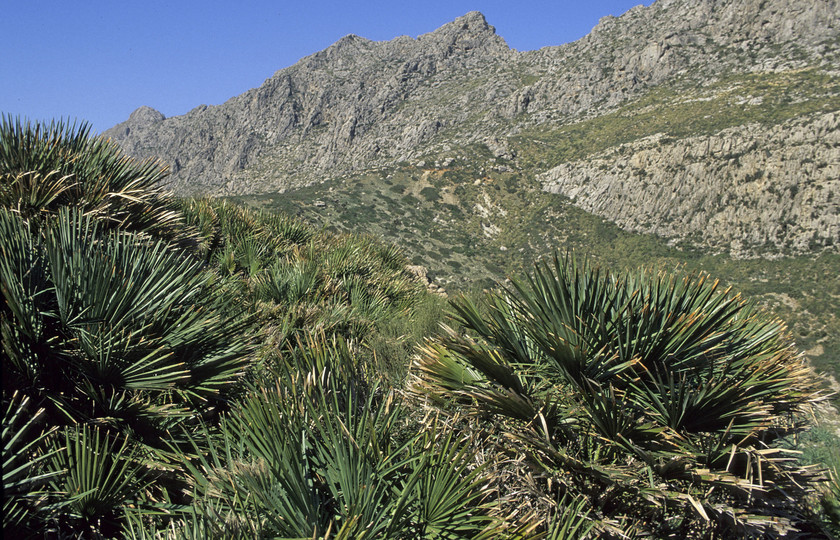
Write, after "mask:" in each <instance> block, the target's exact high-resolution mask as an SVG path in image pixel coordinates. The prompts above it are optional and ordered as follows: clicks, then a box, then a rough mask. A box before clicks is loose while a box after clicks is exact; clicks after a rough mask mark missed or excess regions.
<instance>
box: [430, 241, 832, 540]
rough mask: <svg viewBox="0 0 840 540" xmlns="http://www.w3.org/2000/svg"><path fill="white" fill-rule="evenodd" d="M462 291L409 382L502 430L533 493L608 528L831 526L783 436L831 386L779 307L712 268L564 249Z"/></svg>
mask: <svg viewBox="0 0 840 540" xmlns="http://www.w3.org/2000/svg"><path fill="white" fill-rule="evenodd" d="M453 307H454V310H455V314H456V321H457V322H458V323H459V324H460V325H461V326H462V328H463V331H462V332H455V331H450V332H449V334H448V335H447V336H446V337H443V338H441V339H439V340H436V341H433V342H429V343H428V344H427V345H425V347H424V348H423V349H422V351H421V352H420V355H419V357H418V359H417V364H416V367H415V373H416V376H417V379H416V381H415V383H414V391H415V392H416V393H417V394H419V395H420V396H422V397H423V398H424V399H426V400H427V401H428V403H429V404H431V405H432V406H433V407H435V408H438V409H439V410H442V411H452V410H458V411H459V412H460V413H464V411H469V412H471V413H473V415H474V416H475V417H476V418H477V419H481V421H480V422H478V424H477V425H478V426H485V427H484V429H487V430H489V431H492V432H494V433H496V434H497V435H498V436H500V437H502V438H503V443H501V444H500V451H501V452H504V453H507V454H508V455H510V456H511V457H512V458H514V459H518V460H519V461H521V462H524V463H525V464H526V466H524V467H523V468H522V469H521V471H520V472H519V473H518V479H517V478H516V476H517V475H513V477H511V478H508V481H509V482H511V483H514V484H516V483H518V484H519V485H520V486H529V489H530V490H531V492H532V494H533V500H535V501H539V502H540V503H541V504H545V501H549V507H551V506H552V505H554V506H557V507H562V506H563V505H564V504H566V503H565V502H564V503H563V504H560V503H558V502H557V501H561V500H564V501H568V500H570V499H569V497H571V498H572V499H571V500H575V501H583V502H584V508H583V511H584V512H585V513H586V514H587V515H588V516H589V519H590V520H591V521H592V522H593V523H595V524H596V525H597V529H598V530H599V531H600V532H599V535H600V536H603V537H612V536H614V537H619V538H620V537H624V536H625V535H630V536H632V535H634V534H638V535H643V536H644V535H653V536H654V537H668V538H670V537H678V536H682V537H686V538H724V537H733V538H739V537H755V538H760V537H788V535H790V536H791V537H793V536H794V535H795V534H797V533H798V534H805V535H818V531H819V529H818V528H814V525H813V523H812V521H813V515H811V514H810V510H809V502H813V501H812V498H813V487H814V485H815V481H816V480H818V479H819V478H820V473H819V471H815V470H813V469H809V468H806V467H802V466H800V465H798V464H797V462H796V459H795V453H794V452H791V451H788V450H786V441H787V440H788V439H789V438H790V437H791V436H792V435H793V434H795V433H797V432H798V431H799V430H801V429H803V426H804V422H805V421H806V420H807V414H808V412H809V407H810V406H811V404H812V403H814V402H815V401H817V400H819V399H820V394H819V392H818V387H817V383H816V381H815V379H814V377H813V375H812V374H811V372H810V370H809V369H808V368H807V367H806V366H805V364H804V362H803V360H802V358H801V357H800V356H798V355H797V354H796V352H795V350H794V348H793V346H792V342H791V341H790V339H789V338H788V337H787V336H786V334H785V328H784V326H783V325H782V323H780V322H779V321H776V320H773V319H770V318H769V317H767V316H764V315H762V314H761V313H757V312H755V311H754V310H753V309H752V308H750V306H749V305H748V304H746V303H745V302H744V301H743V300H742V299H741V298H739V297H738V296H737V295H733V294H731V293H729V291H721V290H719V287H718V284H717V283H709V282H708V280H707V278H705V277H703V276H687V277H683V276H679V275H677V274H675V273H668V274H651V273H647V272H642V273H639V274H636V275H619V276H616V275H612V274H610V273H609V272H605V271H601V270H599V269H598V268H592V267H590V266H589V265H588V264H578V263H577V262H576V261H575V260H574V259H571V258H570V259H566V260H561V259H560V258H557V257H555V259H554V262H553V264H549V263H543V264H538V265H537V266H536V268H535V271H534V273H533V274H532V275H531V276H529V277H528V279H527V280H526V281H524V282H516V283H515V285H514V287H513V288H512V289H511V290H507V291H504V292H501V293H497V294H493V295H492V296H491V298H490V301H489V308H488V309H487V310H486V311H485V312H482V311H481V310H479V309H478V308H477V307H476V306H475V305H474V304H473V303H471V302H468V301H460V302H455V303H454V304H453ZM491 420H492V421H491ZM551 501H554V503H552V502H551ZM535 504H537V503H535Z"/></svg>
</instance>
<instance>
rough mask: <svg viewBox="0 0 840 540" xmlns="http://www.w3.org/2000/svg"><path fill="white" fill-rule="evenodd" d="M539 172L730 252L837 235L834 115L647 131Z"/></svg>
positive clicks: (838, 142) (592, 201)
mask: <svg viewBox="0 0 840 540" xmlns="http://www.w3.org/2000/svg"><path fill="white" fill-rule="evenodd" d="M539 179H540V180H541V181H542V182H543V184H544V186H545V189H546V190H547V191H551V192H554V193H561V194H563V195H566V196H567V197H569V198H570V199H572V201H574V203H575V204H576V205H577V206H579V207H581V208H583V209H584V210H587V211H589V212H592V213H594V214H597V215H599V216H602V217H605V218H608V219H610V220H612V221H615V222H616V223H617V224H618V225H619V226H621V227H622V228H625V229H628V230H633V231H640V232H647V233H655V234H658V235H660V236H665V237H668V238H672V239H674V240H675V241H677V240H690V241H692V240H693V241H694V242H693V243H700V244H703V245H705V246H708V247H710V248H712V250H714V251H728V252H729V253H730V254H731V255H732V256H735V257H744V256H755V255H757V254H759V253H768V252H769V253H780V254H802V253H808V252H812V251H814V250H820V249H825V248H832V247H835V246H834V244H835V243H836V242H837V241H838V239H840V211H838V210H840V207H838V201H840V114H838V113H835V112H831V113H827V114H820V115H813V116H809V117H806V118H801V119H796V120H795V121H790V122H786V123H784V124H781V125H777V126H772V127H770V128H766V127H762V126H759V125H755V124H751V125H744V126H739V127H736V128H730V129H726V130H723V131H721V132H719V133H716V134H715V135H712V136H705V137H688V138H685V139H681V140H675V141H668V140H667V139H665V138H664V137H663V136H653V137H648V138H646V139H644V140H640V141H636V142H634V143H633V144H629V145H626V146H622V147H621V148H613V149H610V150H609V151H607V152H604V153H602V154H600V155H597V156H594V157H592V158H589V159H586V160H581V161H575V162H571V163H564V164H562V165H560V166H558V167H555V168H553V169H551V170H549V171H548V172H546V173H543V174H542V175H540V176H539Z"/></svg>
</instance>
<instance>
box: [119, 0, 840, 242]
mask: <svg viewBox="0 0 840 540" xmlns="http://www.w3.org/2000/svg"><path fill="white" fill-rule="evenodd" d="M838 15H840V9H839V8H838V3H837V1H836V0H659V1H657V2H655V3H654V4H652V5H651V6H650V7H642V6H639V7H636V8H633V9H631V10H630V11H628V12H627V13H625V14H624V15H622V16H621V17H617V18H616V17H606V18H604V19H602V20H601V21H600V22H599V24H598V25H597V26H596V27H595V28H594V29H593V30H592V32H591V33H590V34H589V35H587V36H586V37H584V38H582V39H580V40H578V41H576V42H574V43H569V44H565V45H560V46H557V47H547V48H544V49H540V50H538V51H525V52H521V51H516V50H512V49H510V48H509V47H508V46H507V44H506V43H505V41H504V39H503V38H502V37H500V36H498V35H496V33H495V30H494V29H493V27H492V26H490V25H489V24H488V23H487V21H486V20H485V19H484V17H483V16H482V15H481V14H479V13H476V12H473V13H469V14H467V15H465V16H464V17H461V18H458V19H456V20H455V21H453V22H451V23H449V24H447V25H444V26H443V27H441V28H439V29H437V30H435V31H434V32H431V33H429V34H425V35H422V36H419V37H418V38H416V39H413V38H410V37H405V36H403V37H399V38H396V39H394V40H391V41H388V42H373V41H370V40H367V39H364V38H361V37H358V36H352V35H351V36H347V37H344V38H342V39H341V40H339V41H338V42H337V43H335V44H334V45H332V46H331V47H329V48H327V49H326V50H324V51H321V52H319V53H316V54H313V55H312V56H309V57H307V58H304V59H303V60H301V61H300V62H298V63H297V64H295V65H294V66H291V67H288V68H286V69H282V70H280V71H278V72H277V73H275V74H274V75H273V76H272V77H271V78H269V79H268V80H266V81H265V83H264V84H263V85H262V86H260V87H259V88H256V89H253V90H250V91H248V92H246V93H244V94H242V95H240V96H237V97H234V98H232V99H230V100H229V101H227V102H226V103H224V104H222V105H218V106H204V105H202V106H200V107H197V108H195V109H193V110H192V111H190V112H189V113H187V114H186V115H184V116H179V117H173V118H164V117H163V115H161V114H160V113H159V112H157V111H155V110H153V109H150V108H148V107H141V108H140V109H138V110H137V111H135V112H134V113H132V115H131V116H130V117H129V119H128V120H127V121H126V122H123V123H121V124H119V125H117V126H115V127H114V128H112V129H110V130H108V131H107V132H106V133H105V134H106V135H107V136H110V137H112V138H114V139H116V140H117V141H119V142H120V144H121V145H123V147H124V148H125V149H126V150H127V151H128V152H129V153H130V154H133V155H135V156H138V157H150V156H155V157H159V158H161V159H163V160H164V161H166V162H167V163H169V164H170V166H171V170H172V176H171V188H172V189H173V190H175V191H176V192H177V193H180V194H207V195H242V194H253V193H278V192H284V191H287V190H293V189H297V188H299V187H301V186H308V185H313V184H318V183H321V182H324V181H332V180H336V179H339V180H340V179H342V178H347V177H350V176H352V175H356V174H361V173H363V172H366V171H371V170H382V171H385V172H384V173H383V174H387V171H388V170H389V169H391V168H393V167H397V166H402V167H404V166H410V167H415V168H417V169H418V170H426V171H428V170H430V169H437V170H445V169H447V168H451V167H457V166H458V165H459V164H465V163H468V162H469V163H470V164H471V166H472V165H475V164H476V163H478V164H479V165H480V166H479V167H478V168H477V169H476V170H477V171H478V172H477V175H478V176H479V179H480V176H481V174H482V171H485V172H486V171H490V170H497V171H505V172H512V173H517V174H520V175H525V176H528V177H529V178H536V179H538V180H539V182H540V183H541V185H542V187H543V189H546V190H548V191H551V192H554V193H559V194H562V195H564V196H566V197H568V198H569V199H570V200H571V201H572V202H573V203H574V204H575V205H577V206H579V207H580V208H582V209H584V210H587V211H589V212H593V213H595V214H597V215H598V216H601V217H602V218H604V219H607V220H609V221H613V222H615V223H617V224H618V225H619V226H621V227H622V228H625V229H627V230H631V231H641V232H651V233H655V234H657V235H661V236H664V237H666V238H668V239H670V240H671V241H672V242H673V243H676V244H678V245H696V246H703V247H706V248H709V247H710V248H712V249H713V250H716V251H726V252H729V253H730V254H732V255H735V256H754V255H765V256H777V255H787V254H797V253H809V252H813V251H820V250H829V251H836V250H837V249H838V246H840V215H838V202H840V182H838V178H839V177H840V174H838V168H839V167H840V165H838V164H840V128H839V127H838V111H840V71H839V70H838V66H840V16H838Z"/></svg>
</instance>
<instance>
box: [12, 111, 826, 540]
mask: <svg viewBox="0 0 840 540" xmlns="http://www.w3.org/2000/svg"><path fill="white" fill-rule="evenodd" d="M164 175H165V171H164V170H163V169H162V168H161V167H160V166H159V165H157V164H156V163H154V162H144V163H140V162H137V161H135V160H132V159H130V158H126V157H125V156H124V155H123V154H122V153H121V151H120V150H119V149H118V148H117V147H116V146H115V145H114V144H113V143H111V142H108V141H107V140H104V139H100V138H96V137H91V136H90V135H89V132H88V130H87V128H86V127H85V126H81V127H76V126H68V125H65V124H61V123H54V124H51V125H39V124H35V125H32V124H29V123H25V122H20V121H18V120H13V119H11V118H9V119H4V121H3V123H2V125H1V126H0V180H1V181H0V187H2V190H0V202H2V208H0V253H2V255H3V256H2V263H0V279H2V294H3V303H2V306H0V308H2V311H0V329H2V335H3V350H2V355H3V356H2V366H3V398H2V399H3V414H4V419H3V488H4V489H3V510H4V512H3V514H4V525H3V527H4V534H9V535H12V536H14V537H16V538H29V537H41V536H43V535H44V534H48V535H52V536H55V537H59V538H70V537H73V538H78V537H85V538H116V537H125V536H130V537H133V538H162V537H166V538H195V539H197V538H207V537H224V538H255V537H256V538H263V537H265V538H278V537H279V538H347V539H349V538H363V537H364V538H389V539H390V538H554V539H560V538H595V537H598V538H610V537H612V538H626V537H628V536H651V535H652V536H654V537H671V536H674V535H681V536H687V537H692V538H741V537H761V536H765V537H786V536H789V535H792V534H806V535H809V536H811V537H820V536H824V537H828V536H826V535H827V534H828V530H829V529H830V528H831V527H833V526H834V525H833V524H834V523H836V521H835V518H836V516H837V512H836V508H838V503H837V499H836V495H835V494H836V493H840V488H836V486H835V487H832V486H834V484H831V483H826V480H827V476H826V472H825V470H824V469H823V468H821V467H814V466H810V467H808V466H804V465H803V463H800V462H799V461H798V460H797V459H796V458H795V455H796V454H795V452H794V451H793V450H792V447H793V446H795V444H796V441H797V440H798V438H797V437H798V436H799V435H801V434H803V433H804V432H806V431H807V429H808V428H809V425H810V422H811V418H812V414H813V412H812V411H813V408H814V406H815V405H817V404H818V403H819V402H821V401H822V400H823V399H824V397H822V395H821V392H820V390H819V383H818V381H817V379H816V378H815V377H814V375H813V373H812V372H811V371H810V370H809V369H808V368H807V366H806V365H805V363H804V362H803V361H802V359H801V357H800V356H799V355H798V354H797V352H796V349H795V348H794V346H793V343H792V342H791V341H790V338H789V336H788V335H787V333H786V332H785V327H784V325H783V324H782V323H781V322H780V321H778V320H776V319H774V318H772V317H770V316H768V315H767V314H765V313H762V312H761V311H756V310H755V309H754V308H753V307H751V306H750V304H749V303H747V302H745V301H744V300H743V299H742V298H741V297H740V296H739V295H737V294H734V293H732V292H729V291H726V290H723V289H722V287H721V286H720V285H718V284H717V283H713V282H712V281H711V280H710V279H709V278H707V277H705V276H704V275H690V274H686V273H684V272H681V271H668V272H664V273H658V274H657V273H651V272H637V271H623V270H619V271H617V272H612V271H608V270H605V269H601V268H599V267H598V266H593V264H592V263H587V262H583V259H582V258H581V259H575V258H574V257H570V258H565V259H564V258H557V257H555V258H554V259H553V262H545V263H540V264H537V265H536V266H534V267H533V268H532V269H530V270H528V271H526V272H524V273H523V272H517V273H518V274H519V275H521V276H525V277H524V278H523V279H522V280H521V281H520V280H515V281H514V283H513V285H512V286H510V287H506V288H498V287H495V288H494V290H493V292H489V293H476V294H474V295H472V297H461V298H459V299H457V300H455V301H453V302H452V303H451V306H450V308H449V309H451V310H452V315H451V316H450V317H447V318H446V319H445V320H446V321H447V326H445V327H443V332H441V331H440V329H439V328H438V326H437V323H438V321H440V320H442V317H443V315H442V308H443V306H442V301H441V300H440V299H439V297H437V296H432V295H428V294H427V293H426V292H425V291H424V290H423V288H422V286H421V283H419V282H418V281H416V279H415V278H414V277H413V274H412V273H411V272H409V270H408V269H407V265H408V263H409V260H408V259H406V258H405V257H404V256H403V255H402V254H401V251H400V250H399V249H397V248H395V247H389V246H388V245H386V244H382V243H381V242H380V241H377V240H373V239H372V238H371V237H363V236H357V235H348V234H343V233H338V232H330V231H328V230H325V229H323V228H322V229H317V228H312V227H311V226H310V225H307V224H305V223H304V222H302V221H300V220H298V219H297V218H294V217H285V216H283V215H279V214H275V213H267V212H264V211H254V210H248V209H245V208H243V207H240V206H237V205H234V204H232V203H231V202H225V201H208V200H196V199H188V200H176V199H173V198H171V197H170V196H169V195H167V194H166V193H165V192H163V191H161V190H160V188H159V187H158V182H160V180H161V179H162V178H163V177H164ZM395 177H396V175H394V176H393V178H395ZM427 180H428V181H429V184H430V188H423V189H421V190H420V192H419V193H418V194H415V195H410V194H404V195H403V196H404V197H406V196H412V197H415V198H417V197H416V196H417V195H419V197H422V198H424V199H425V200H426V201H427V202H431V201H437V198H438V197H440V198H441V199H443V198H444V196H445V195H443V194H442V192H444V188H445V187H446V186H444V185H443V184H435V182H434V181H432V180H431V179H428V178H427ZM499 180H501V179H499ZM441 181H443V180H441ZM487 181H488V182H490V183H491V184H492V183H493V182H495V180H493V179H488V180H487ZM392 185H398V184H397V183H396V182H393V184H392ZM469 185H470V186H472V188H475V189H472V188H471V189H470V190H469V191H468V195H469V196H474V197H477V199H476V200H477V201H479V202H477V203H476V204H479V203H480V204H487V205H488V206H487V207H485V210H486V211H487V212H490V211H495V210H488V208H491V207H490V206H489V202H488V201H487V199H485V198H484V195H483V194H484V189H485V188H483V187H481V185H475V184H474V183H473V184H469ZM490 189H493V190H494V191H495V188H490ZM499 191H501V188H500V189H499ZM516 193H517V194H519V193H522V192H520V191H517V192H516ZM509 195H510V196H514V194H513V193H510V194H509ZM517 196H520V195H517ZM529 196H533V197H544V196H550V195H546V194H543V193H541V192H539V191H534V192H531V193H530V194H529ZM417 200H418V205H419V201H420V199H419V198H418V199H417ZM536 200H539V199H538V198H537V199H536ZM491 202H492V201H491ZM440 204H442V203H440V202H438V205H440ZM446 204H452V203H451V202H450V203H446ZM317 208H319V209H323V208H326V207H325V206H318V207H317ZM550 208H552V207H551V206H550V205H546V206H544V207H543V208H542V209H540V211H548V210H549V209H550ZM557 208H561V209H562V208H564V207H563V206H562V205H560V206H558V207H557ZM567 209H568V210H569V212H568V213H567V215H568V219H577V220H580V222H581V223H586V222H587V221H586V220H590V221H591V220H592V219H593V218H592V217H591V216H589V215H587V214H585V213H582V212H580V211H579V210H575V209H574V208H573V207H571V206H568V208H567ZM485 219H486V218H485ZM599 223H600V222H599ZM478 226H482V223H481V222H479V223H478ZM600 226H602V227H608V228H609V227H610V226H607V225H604V224H603V223H601V225H600ZM613 230H614V232H615V236H614V239H615V242H614V245H616V246H618V245H619V244H621V242H623V241H627V242H633V241H634V240H633V238H635V237H631V236H627V237H626V238H625V237H624V236H622V235H624V233H620V231H618V230H617V229H615V228H613ZM582 232H584V233H585V232H586V231H585V229H584V230H583V231H582ZM520 233H521V234H524V232H520ZM492 237H493V234H491V235H489V236H487V238H488V240H489V239H490V238H492ZM635 245H637V246H639V249H645V248H644V246H645V244H644V243H643V242H636V244H635ZM656 245H657V244H656V243H655V242H652V243H651V244H650V246H656ZM485 248H486V246H475V247H474V248H473V249H485ZM650 249H653V248H650ZM620 251H622V250H621V249H616V252H620ZM502 253H504V252H502ZM468 255H472V254H468ZM446 260H449V259H446ZM520 260H521V259H520ZM501 262H502V261H500V263H501ZM486 275H487V276H488V277H489V276H490V275H492V272H490V271H488V272H487V273H486ZM453 292H454V291H453ZM424 337H426V338H429V339H428V340H426V341H425V342H423V344H422V346H420V348H417V349H415V347H416V346H417V345H420V342H421V339H422V338H424ZM411 358H413V360H411ZM832 489H834V491H832Z"/></svg>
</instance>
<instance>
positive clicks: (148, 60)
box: [0, 0, 651, 131]
mask: <svg viewBox="0 0 840 540" xmlns="http://www.w3.org/2000/svg"><path fill="white" fill-rule="evenodd" d="M642 3H644V4H645V5H650V3H651V0H589V1H586V0H583V1H580V0H554V1H544V2H536V1H529V0H519V1H514V0H507V1H501V0H488V1H482V0H473V1H462V0H448V1H438V0H435V1H431V2H399V1H393V0H390V1H389V0H368V1H361V2H354V1H352V0H345V1H330V2H325V1H319V0H309V1H306V0H301V1H297V2H287V1H268V0H237V1H229V2H221V1H215V0H205V1H201V2H198V1H192V0H168V1H158V0H154V1H142V2H141V1H139V0H107V1H106V0H75V1H67V0H60V1H58V0H51V1H46V0H2V2H0V15H2V17H0V19H2V20H3V25H2V26H3V32H2V34H3V52H2V54H0V112H2V113H3V114H12V115H20V116H24V117H27V118H29V119H34V120H49V119H52V118H69V119H78V120H86V121H88V122H90V123H91V124H92V126H93V129H94V131H104V130H105V129H108V128H109V127H111V126H113V125H115V124H117V123H119V122H122V121H123V120H125V119H126V118H127V117H128V115H129V114H130V113H131V111H133V110H134V109H136V108H137V107H139V106H141V105H148V106H150V107H154V108H156V109H158V110H160V111H161V112H162V113H163V114H165V115H166V116H175V115H179V114H184V113H186V112H187V111H189V110H190V109H192V108H193V107H195V106H197V105H201V104H207V105H216V104H219V103H222V102H224V101H225V100H227V99H229V98H231V97H233V96H235V95H237V94H240V93H242V92H244V91H246V90H248V89H250V88H254V87H256V86H259V85H260V84H262V82H263V81H264V80H265V79H267V78H268V77H270V76H271V75H272V74H273V73H274V72H275V71H277V70H278V69H282V68H284V67H287V66H290V65H292V64H294V63H295V62H297V61H298V60H299V59H300V58H302V57H304V56H308V55H310V54H313V53H315V52H318V51H320V50H322V49H324V48H326V47H328V46H329V45H330V44H331V43H334V42H335V41H337V40H338V39H339V38H341V37H342V36H345V35H347V34H357V35H360V36H362V37H366V38H369V39H373V40H377V41H378V40H389V39H392V38H394V37H397V36H400V35H409V36H412V37H416V36H418V35H420V34H425V33H427V32H431V31H433V30H434V29H435V28H438V27H439V26H441V25H443V24H445V23H447V22H449V21H451V20H453V19H455V18H456V17H458V16H460V15H463V14H465V13H467V12H468V11H474V10H475V11H481V12H482V13H484V15H485V17H486V18H487V21H488V22H489V23H490V24H492V25H493V26H495V27H496V32H497V33H498V34H499V35H501V36H502V37H504V38H505V40H506V41H507V43H508V45H510V46H511V47H513V48H515V49H519V50H531V49H538V48H540V47H544V46H547V45H560V44H563V43H567V42H569V41H574V40H576V39H579V38H581V37H583V36H584V35H586V34H587V33H588V32H589V31H590V30H591V29H592V27H593V26H595V24H597V22H598V19H600V18H601V17H603V16H605V15H616V16H617V15H621V14H622V13H624V12H625V11H627V10H628V9H630V8H631V7H633V6H635V5H639V4H642Z"/></svg>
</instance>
